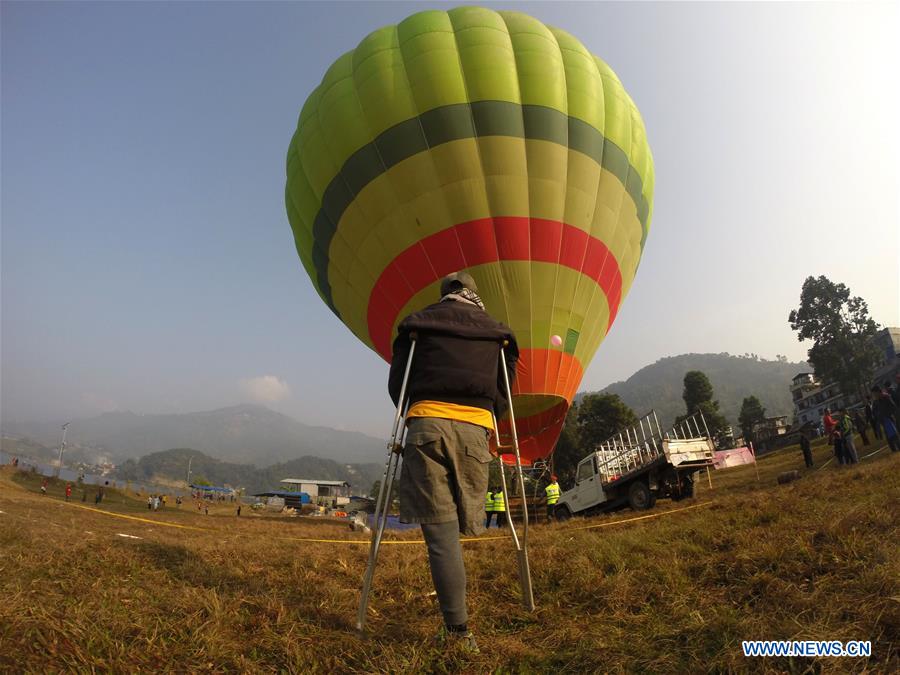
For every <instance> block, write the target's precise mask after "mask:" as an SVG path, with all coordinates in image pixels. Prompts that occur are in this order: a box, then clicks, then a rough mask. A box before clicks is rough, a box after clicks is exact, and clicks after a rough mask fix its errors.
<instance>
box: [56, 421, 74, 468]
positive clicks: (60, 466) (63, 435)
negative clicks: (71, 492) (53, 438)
mask: <svg viewBox="0 0 900 675" xmlns="http://www.w3.org/2000/svg"><path fill="white" fill-rule="evenodd" d="M70 424H71V422H66V423H65V424H63V425H62V440H61V441H60V442H59V463H58V464H57V465H56V477H57V478H59V471H60V469H62V456H63V450H65V449H66V429H68V428H69V425H70Z"/></svg>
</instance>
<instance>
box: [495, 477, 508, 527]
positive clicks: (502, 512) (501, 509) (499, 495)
mask: <svg viewBox="0 0 900 675" xmlns="http://www.w3.org/2000/svg"><path fill="white" fill-rule="evenodd" d="M494 513H496V514H497V527H503V526H504V525H506V497H505V496H504V494H503V489H502V488H499V487H498V488H497V489H496V490H494Z"/></svg>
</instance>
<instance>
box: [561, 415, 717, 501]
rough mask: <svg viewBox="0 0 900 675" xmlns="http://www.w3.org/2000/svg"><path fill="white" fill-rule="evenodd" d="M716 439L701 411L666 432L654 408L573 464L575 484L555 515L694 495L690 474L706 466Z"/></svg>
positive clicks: (692, 480)
mask: <svg viewBox="0 0 900 675" xmlns="http://www.w3.org/2000/svg"><path fill="white" fill-rule="evenodd" d="M714 452H715V443H714V442H713V440H712V438H710V435H709V431H708V429H707V427H706V420H704V419H703V414H702V413H697V414H695V415H692V416H691V417H689V418H687V419H686V420H684V421H683V422H681V423H680V424H678V425H677V426H675V427H674V428H673V429H672V430H670V431H667V432H665V433H663V432H662V430H661V429H660V426H659V420H658V419H657V417H656V413H655V412H654V411H650V413H648V414H647V415H645V416H644V417H642V418H641V419H640V420H638V423H637V424H635V425H634V426H632V427H629V428H627V429H624V430H623V431H621V432H620V433H618V434H616V435H615V436H613V437H612V438H609V439H607V440H606V441H604V442H603V443H601V444H600V445H599V446H597V449H596V450H595V451H594V452H592V453H591V454H590V455H588V456H587V457H585V458H584V459H583V460H581V462H579V463H578V469H577V471H576V473H575V487H573V488H572V489H571V490H567V491H566V492H564V493H563V494H562V495H561V496H560V498H559V502H558V503H557V505H556V516H557V518H560V519H565V518H568V517H571V516H573V515H575V514H579V515H590V514H592V513H596V512H599V511H606V510H610V509H614V508H616V507H619V506H623V505H625V504H627V505H628V506H630V507H631V508H633V509H635V510H643V509H649V508H650V507H652V506H653V505H654V504H655V503H656V500H657V499H661V498H671V499H675V500H678V499H684V498H686V497H691V496H693V494H694V475H695V474H696V473H697V471H699V470H701V469H703V468H706V467H708V466H711V465H712V463H713V457H714Z"/></svg>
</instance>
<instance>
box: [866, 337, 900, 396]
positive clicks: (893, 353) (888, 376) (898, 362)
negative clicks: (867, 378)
mask: <svg viewBox="0 0 900 675" xmlns="http://www.w3.org/2000/svg"><path fill="white" fill-rule="evenodd" d="M872 343H873V344H874V345H875V347H876V348H877V349H878V351H879V353H880V354H881V363H879V364H878V367H877V368H876V369H875V375H874V376H873V377H872V383H873V384H884V383H885V382H890V383H891V384H894V382H895V378H896V377H897V374H898V373H900V356H898V355H900V328H882V329H881V330H880V331H878V334H877V335H876V336H875V337H874V338H873V339H872Z"/></svg>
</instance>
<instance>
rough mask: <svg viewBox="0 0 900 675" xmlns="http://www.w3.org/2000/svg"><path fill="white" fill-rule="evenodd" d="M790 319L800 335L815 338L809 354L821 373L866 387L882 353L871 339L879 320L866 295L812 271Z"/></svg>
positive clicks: (844, 384)
mask: <svg viewBox="0 0 900 675" xmlns="http://www.w3.org/2000/svg"><path fill="white" fill-rule="evenodd" d="M788 321H789V322H790V324H791V328H792V329H793V330H794V331H796V333H797V339H798V340H799V341H801V342H802V341H803V340H812V341H813V346H812V347H811V348H810V349H809V351H808V352H807V355H808V356H809V362H810V363H811V364H812V367H813V368H814V369H815V371H816V375H818V376H819V377H820V378H821V379H822V380H824V381H825V382H836V383H837V384H838V386H839V387H840V388H841V391H843V392H845V393H850V392H859V393H863V392H864V391H865V389H866V386H867V385H868V384H869V381H870V379H871V378H872V374H873V373H874V372H875V369H876V368H877V367H878V362H879V359H880V354H879V352H878V349H877V348H876V347H875V346H874V344H872V337H873V336H874V335H875V334H876V333H877V332H878V329H879V326H878V324H877V323H875V321H873V320H872V319H871V318H870V317H869V306H868V305H867V304H866V301H865V300H863V299H862V298H861V297H859V296H853V297H851V296H850V289H849V288H847V286H845V285H844V284H836V283H834V282H833V281H831V280H830V279H829V278H828V277H826V276H820V277H807V278H806V281H804V282H803V288H802V289H801V291H800V307H799V308H798V309H794V310H791V313H790V314H789V315H788Z"/></svg>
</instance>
